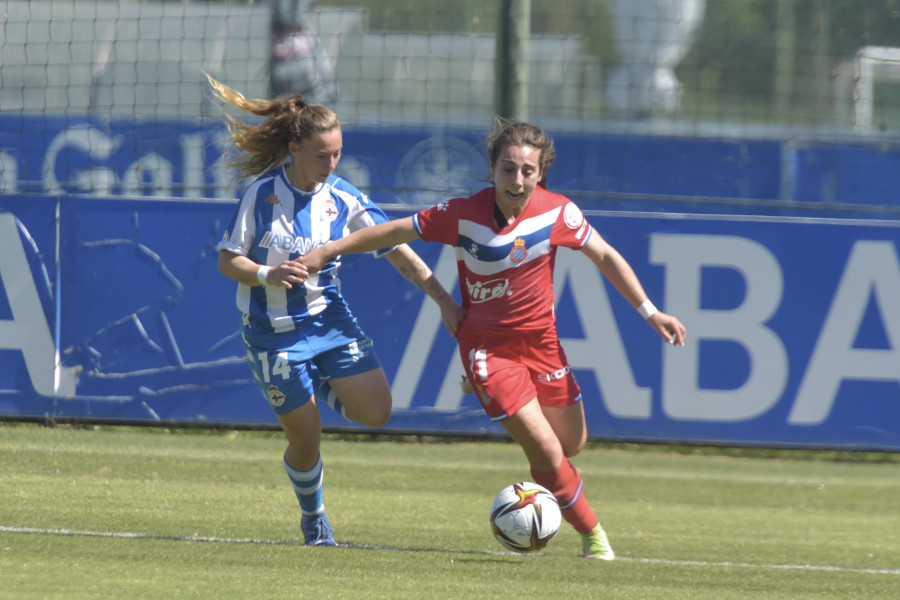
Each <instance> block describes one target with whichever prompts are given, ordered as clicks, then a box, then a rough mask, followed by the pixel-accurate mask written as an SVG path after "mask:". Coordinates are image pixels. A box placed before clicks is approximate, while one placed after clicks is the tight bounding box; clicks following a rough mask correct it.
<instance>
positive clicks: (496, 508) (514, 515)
mask: <svg viewBox="0 0 900 600" xmlns="http://www.w3.org/2000/svg"><path fill="white" fill-rule="evenodd" d="M561 523H562V513H561V512H560V511H559V504H557V503H556V498H554V497H553V494H551V493H550V491H549V490H547V488H544V487H541V486H539V485H538V484H536V483H531V482H528V481H523V482H520V483H514V484H512V485H508V486H506V487H505V488H503V489H502V490H500V493H499V494H497V497H496V498H495V499H494V503H493V504H492V505H491V531H493V532H494V537H496V538H497V541H499V542H500V543H501V544H503V545H504V546H506V547H507V548H509V549H510V550H515V551H516V552H535V551H537V550H541V549H543V548H544V547H546V546H547V544H549V543H550V540H552V539H553V538H554V537H556V534H557V533H558V532H559V526H560V524H561Z"/></svg>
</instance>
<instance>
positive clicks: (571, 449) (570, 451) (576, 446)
mask: <svg viewBox="0 0 900 600" xmlns="http://www.w3.org/2000/svg"><path fill="white" fill-rule="evenodd" d="M586 443H587V439H585V438H582V439H581V440H576V441H575V442H572V443H566V442H563V444H562V447H563V454H565V455H566V458H572V457H573V456H576V455H577V454H578V453H579V452H581V451H582V450H584V445H585V444H586Z"/></svg>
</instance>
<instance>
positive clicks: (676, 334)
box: [581, 231, 686, 346]
mask: <svg viewBox="0 0 900 600" xmlns="http://www.w3.org/2000/svg"><path fill="white" fill-rule="evenodd" d="M581 251H582V252H584V253H585V254H586V255H587V256H588V258H590V259H591V261H592V262H593V263H594V264H595V265H597V268H598V269H600V271H601V272H602V273H603V275H605V276H606V278H607V279H609V281H610V283H612V284H613V287H615V288H616V289H617V290H618V291H619V293H620V294H622V296H624V297H625V299H626V300H628V302H629V303H630V304H631V306H633V307H634V308H635V309H637V310H639V311H640V312H641V314H642V315H643V316H644V317H645V318H646V319H647V322H648V323H650V326H651V327H653V329H655V330H656V331H657V332H658V333H659V334H660V335H661V336H663V338H665V340H666V341H667V342H669V343H670V344H672V345H678V346H684V338H685V335H686V330H685V327H684V325H682V324H681V321H679V320H678V319H677V318H675V317H674V316H672V315H669V314H666V313H664V312H660V311H657V310H656V308H655V307H653V305H652V303H650V301H649V298H648V297H647V292H645V291H644V287H643V286H642V285H641V282H640V280H638V277H637V275H636V274H635V272H634V270H633V269H632V268H631V265H629V264H628V261H626V260H625V258H624V257H623V256H622V255H621V254H619V252H618V251H617V250H616V249H615V248H613V247H612V246H610V245H609V244H608V243H607V242H606V240H604V239H603V238H602V237H601V236H600V234H599V233H597V232H596V231H594V232H593V234H592V235H591V237H590V239H588V242H587V244H585V245H584V247H583V248H582V249H581Z"/></svg>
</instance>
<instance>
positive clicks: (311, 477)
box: [208, 77, 464, 546]
mask: <svg viewBox="0 0 900 600" xmlns="http://www.w3.org/2000/svg"><path fill="white" fill-rule="evenodd" d="M208 79H209V84H210V87H211V89H212V91H213V93H214V94H215V96H216V97H217V98H218V99H219V100H221V101H223V102H225V103H227V104H229V105H231V106H234V107H236V108H238V109H241V110H243V111H247V112H250V113H252V114H254V115H257V116H261V117H265V120H264V121H262V122H261V123H259V124H256V125H248V124H245V123H243V122H241V121H239V120H237V119H235V118H234V117H231V116H230V115H227V114H226V122H227V124H228V127H229V130H230V132H231V136H232V139H233V141H234V143H235V146H237V148H238V149H239V150H240V151H242V152H241V153H238V154H237V155H235V156H234V157H233V160H231V161H230V162H229V164H230V165H231V166H234V167H237V168H238V170H239V172H240V173H241V175H243V176H245V177H254V176H255V177H256V179H255V180H254V181H253V183H252V184H250V186H249V187H248V188H247V190H246V191H245V192H244V194H243V197H242V198H241V201H240V204H239V205H238V207H237V210H236V211H235V213H234V216H233V217H232V219H231V222H230V223H229V225H228V229H227V231H226V232H225V236H224V239H223V240H222V241H221V242H220V243H219V246H218V248H219V270H220V271H221V272H222V273H223V274H225V275H226V276H228V277H230V278H232V279H234V280H236V281H237V282H238V291H237V305H238V308H239V309H240V311H241V314H242V317H243V321H242V328H241V333H242V337H243V340H244V344H245V346H246V349H247V358H248V362H249V364H250V368H251V370H252V372H253V376H254V378H255V379H256V382H257V384H258V385H259V387H260V390H261V391H262V393H263V395H264V396H265V397H266V399H267V400H268V401H269V403H270V404H271V405H272V408H273V409H274V410H275V413H276V415H277V417H278V420H279V422H280V423H281V426H282V428H283V430H284V432H285V435H286V436H287V441H288V446H287V449H286V450H285V453H284V468H285V471H287V474H288V477H289V478H290V481H291V485H292V486H293V488H294V492H295V493H296V495H297V499H298V501H299V502H300V509H301V512H302V518H301V529H302V530H303V536H304V540H305V542H306V544H308V545H313V546H335V545H337V543H336V542H335V540H334V535H333V532H332V528H331V525H330V524H329V522H328V517H327V514H326V512H325V506H324V503H323V499H322V474H323V470H322V457H321V453H320V451H319V446H320V442H321V435H322V428H321V420H320V415H319V405H320V403H321V402H322V401H325V402H327V403H328V404H329V405H330V406H331V407H332V408H334V409H335V410H337V411H338V412H340V413H341V414H342V415H343V416H344V417H345V418H347V419H351V420H353V421H356V422H358V423H360V424H362V425H365V426H367V427H379V426H381V425H383V424H384V423H386V422H387V420H388V418H389V417H390V413H391V390H390V386H389V385H388V381H387V378H386V377H385V374H384V371H383V370H382V368H381V365H380V363H379V361H378V358H377V356H376V355H375V353H374V351H373V348H372V341H371V340H370V339H369V338H368V337H366V335H365V333H363V331H362V330H361V329H360V327H359V325H358V324H357V321H356V319H355V318H354V316H353V314H352V313H351V311H350V308H349V306H348V305H347V302H346V301H345V299H344V297H343V296H342V295H341V292H340V282H339V280H338V277H337V267H338V264H339V263H332V264H331V265H329V268H327V269H324V270H322V271H320V272H319V273H317V274H316V275H312V276H310V275H308V273H307V270H306V267H304V266H303V265H302V264H301V263H299V262H297V261H295V260H294V259H295V258H297V257H298V256H300V255H301V254H302V253H305V252H308V251H309V249H310V248H312V247H314V246H316V245H320V244H323V243H325V242H327V241H329V240H335V239H339V238H341V237H342V236H344V235H347V234H348V233H349V232H352V231H357V230H359V229H362V228H365V227H370V226H372V225H374V224H376V223H383V222H387V221H388V219H387V216H386V215H385V214H384V212H382V211H381V209H380V208H378V207H377V206H376V205H375V204H374V203H373V202H372V201H370V200H369V199H368V198H367V197H366V196H365V195H364V194H362V193H361V192H360V191H359V190H358V189H356V188H355V187H354V186H353V185H351V184H350V183H348V182H346V181H344V180H343V179H341V178H339V177H337V176H335V175H334V170H335V168H336V167H337V164H338V161H339V160H340V158H341V150H342V145H343V142H342V135H341V127H340V122H339V121H338V118H337V115H335V113H334V112H332V111H331V110H330V109H328V108H326V107H324V106H321V105H317V104H308V103H306V101H304V100H303V97H302V96H289V97H281V98H277V99H274V100H257V99H248V98H246V97H244V96H243V95H242V94H241V93H239V92H237V91H235V90H233V89H232V88H230V87H228V86H226V85H224V84H222V83H220V82H218V81H216V80H215V79H213V78H211V77H209V78H208ZM376 254H378V255H384V256H385V257H386V258H387V259H388V260H389V261H390V262H391V264H392V265H394V267H395V268H396V269H397V270H398V271H399V272H400V273H401V274H402V275H403V276H404V277H405V278H406V279H407V280H409V281H410V282H412V283H414V284H416V285H417V286H419V287H420V288H421V289H422V290H424V291H425V292H426V293H427V294H428V295H429V296H430V297H431V298H433V299H434V300H435V302H437V304H438V305H439V306H440V309H441V317H442V319H443V321H444V323H445V325H446V327H447V329H448V331H449V332H450V333H451V335H456V332H457V329H458V326H459V324H460V323H461V321H462V318H463V315H464V310H463V309H462V307H460V306H459V305H457V304H456V303H455V302H454V301H453V299H452V297H451V296H450V294H448V293H447V291H446V290H444V288H443V287H441V285H440V283H439V282H438V281H437V280H436V279H435V278H434V275H433V274H432V272H431V270H430V269H429V268H428V265H426V264H425V262H424V261H423V260H422V259H421V258H420V257H419V256H418V255H417V254H416V253H415V252H413V251H412V249H410V248H409V246H407V245H406V244H398V245H396V246H393V247H391V248H387V249H385V250H379V252H377V253H376Z"/></svg>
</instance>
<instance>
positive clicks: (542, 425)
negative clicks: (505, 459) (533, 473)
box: [500, 398, 565, 471]
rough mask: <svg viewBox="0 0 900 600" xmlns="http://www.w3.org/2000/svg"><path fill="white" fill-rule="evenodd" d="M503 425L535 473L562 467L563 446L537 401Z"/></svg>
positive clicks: (510, 417)
mask: <svg viewBox="0 0 900 600" xmlns="http://www.w3.org/2000/svg"><path fill="white" fill-rule="evenodd" d="M500 423H501V425H503V428H504V429H506V432H507V433H508V434H509V435H510V437H512V439H514V440H515V441H516V442H517V443H518V444H519V446H521V447H522V450H523V451H524V452H525V456H526V457H527V458H528V463H529V464H530V465H531V467H532V468H534V469H535V470H538V471H552V470H553V469H555V468H557V467H558V466H559V465H560V463H562V461H563V458H564V457H565V454H564V452H563V447H562V444H561V443H560V441H559V438H558V437H557V435H556V432H555V431H554V430H553V427H552V426H551V425H550V422H549V421H548V420H547V417H546V416H545V415H544V411H543V409H542V408H541V405H540V404H538V401H537V398H534V399H533V400H531V401H530V402H528V403H526V404H525V406H523V407H522V408H520V409H519V410H517V411H516V412H515V413H514V414H512V415H510V416H509V417H507V418H506V419H503V420H502V421H500Z"/></svg>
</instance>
